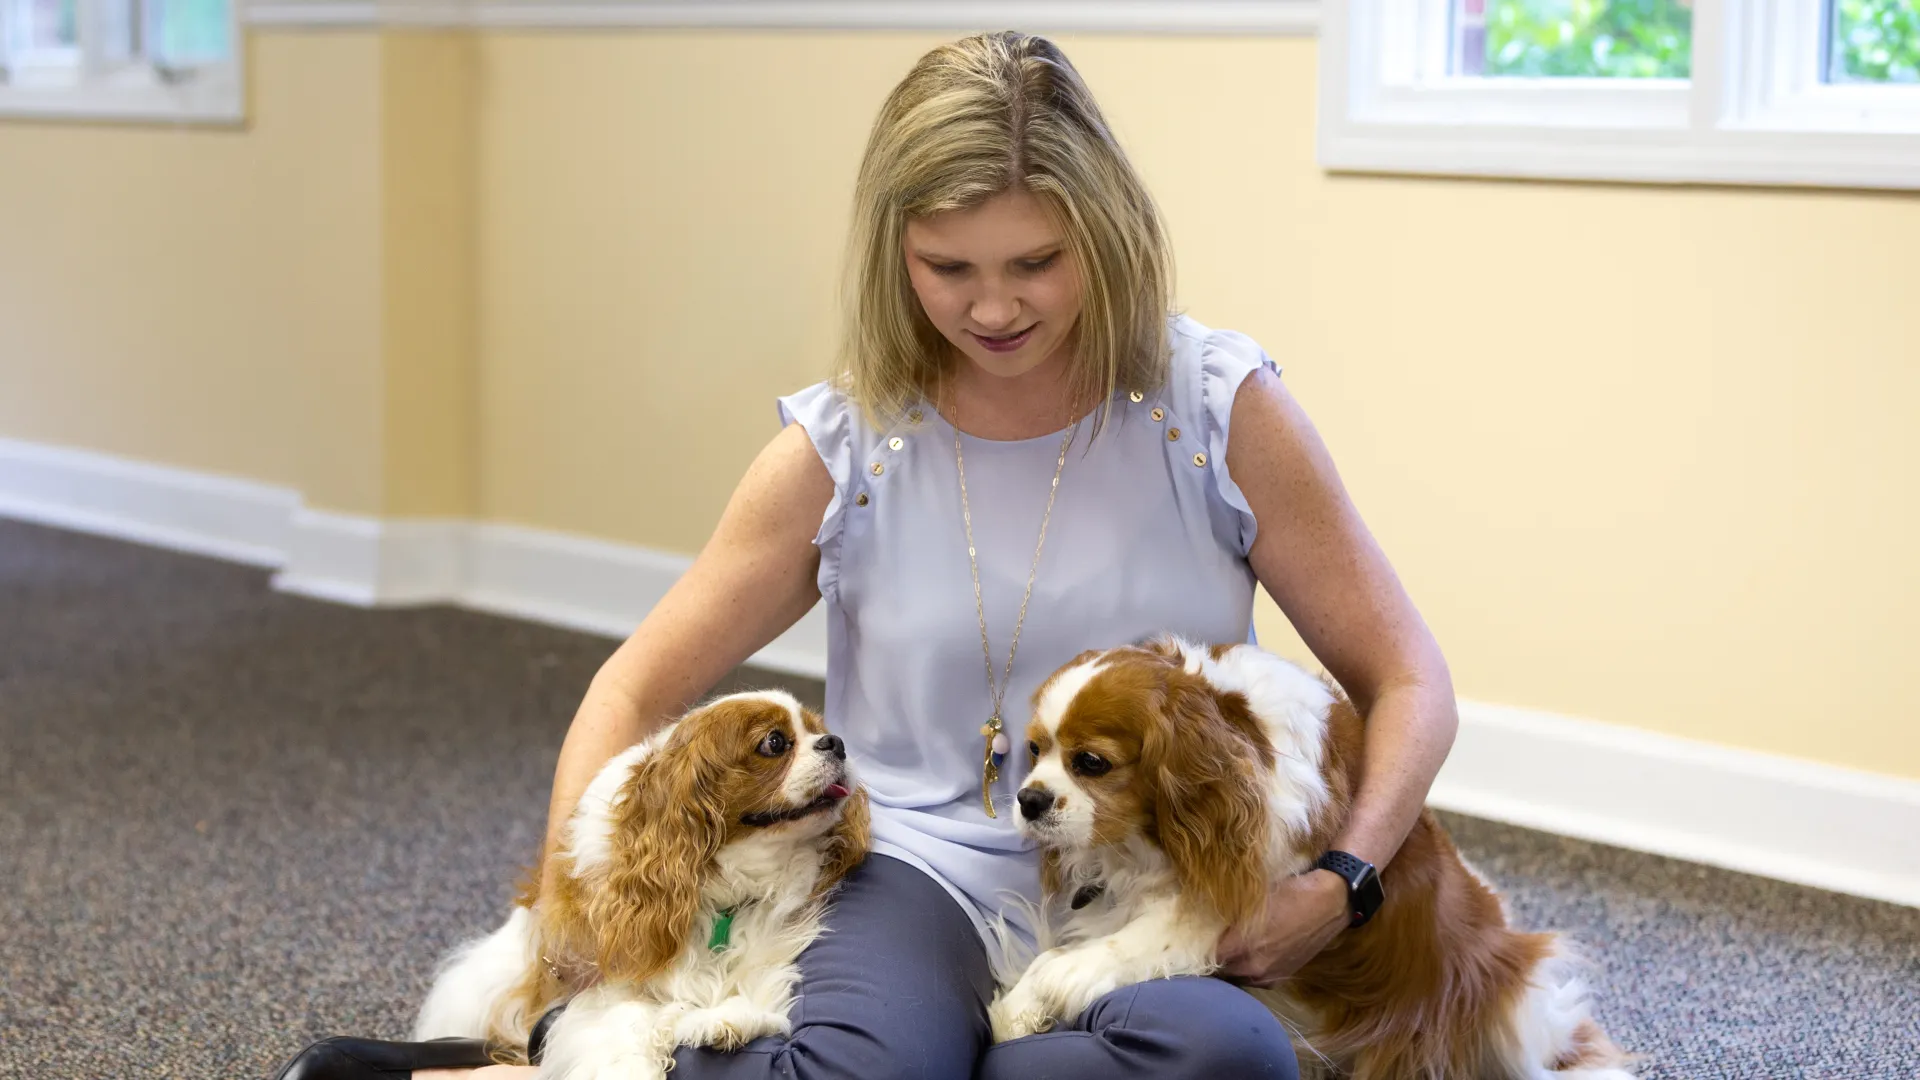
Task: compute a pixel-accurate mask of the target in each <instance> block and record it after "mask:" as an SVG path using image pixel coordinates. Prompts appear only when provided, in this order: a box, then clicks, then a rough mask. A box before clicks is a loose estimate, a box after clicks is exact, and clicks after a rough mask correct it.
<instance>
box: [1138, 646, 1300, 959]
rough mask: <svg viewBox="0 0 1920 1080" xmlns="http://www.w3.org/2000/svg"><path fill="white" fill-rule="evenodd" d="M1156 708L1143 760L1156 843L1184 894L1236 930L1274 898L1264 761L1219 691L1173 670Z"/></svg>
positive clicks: (1149, 723)
mask: <svg viewBox="0 0 1920 1080" xmlns="http://www.w3.org/2000/svg"><path fill="white" fill-rule="evenodd" d="M1158 704H1159V707H1158V708H1154V709H1152V710H1150V711H1151V718H1150V720H1149V722H1148V730H1147V737H1146V739H1145V740H1144V743H1143V747H1142V749H1143V753H1142V758H1143V761H1142V762H1141V764H1142V765H1144V766H1145V767H1146V779H1147V782H1148V783H1149V784H1151V785H1153V800H1154V815H1155V829H1156V832H1157V834H1158V835H1157V837H1156V839H1157V840H1158V841H1159V844H1160V849H1161V850H1162V851H1164V852H1165V853H1166V855H1167V858H1168V859H1169V860H1170V861H1171V862H1172V863H1173V867H1174V872H1175V874H1177V875H1178V877H1179V879H1180V887H1181V890H1182V892H1183V893H1184V894H1185V895H1186V896H1188V897H1191V898H1193V899H1194V900H1196V901H1197V902H1199V903H1201V904H1203V905H1204V906H1206V907H1208V908H1211V909H1212V910H1213V911H1214V912H1215V913H1216V914H1218V915H1219V917H1220V918H1221V919H1223V920H1225V922H1226V923H1227V925H1229V926H1231V925H1234V924H1236V923H1240V922H1243V921H1245V920H1247V919H1249V918H1252V917H1253V916H1255V915H1258V914H1259V912H1260V911H1261V909H1262V908H1263V907H1264V906H1265V905H1266V899H1267V865H1266V853H1267V831H1268V828H1269V824H1268V821H1267V804H1266V800H1265V799H1264V798H1263V797H1262V795H1261V791H1260V784H1259V779H1258V777H1259V770H1258V769H1256V768H1255V766H1254V762H1255V761H1256V760H1257V759H1258V758H1259V756H1260V749H1259V747H1257V746H1255V745H1253V744H1252V743H1251V742H1250V741H1249V740H1248V738H1247V736H1246V734H1245V732H1244V731H1243V730H1241V728H1240V727H1239V726H1237V725H1235V724H1233V723H1232V722H1230V721H1229V720H1228V718H1227V717H1226V716H1224V715H1223V714H1222V711H1221V703H1220V701H1219V699H1218V698H1217V697H1216V696H1215V694H1214V693H1213V691H1212V689H1211V688H1210V687H1208V686H1207V685H1206V684H1204V683H1203V682H1201V681H1200V680H1198V679H1194V678H1192V677H1190V676H1187V675H1185V674H1184V673H1182V672H1170V673H1169V681H1168V684H1167V686H1166V688H1165V691H1164V696H1163V697H1162V699H1161V701H1160V702H1159V703H1158Z"/></svg>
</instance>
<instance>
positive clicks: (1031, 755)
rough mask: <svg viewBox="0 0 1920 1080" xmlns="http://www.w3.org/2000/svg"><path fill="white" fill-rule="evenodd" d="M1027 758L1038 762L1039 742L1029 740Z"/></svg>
mask: <svg viewBox="0 0 1920 1080" xmlns="http://www.w3.org/2000/svg"><path fill="white" fill-rule="evenodd" d="M1027 758H1028V759H1029V760H1030V761H1036V762H1037V761H1039V760H1040V744H1039V743H1037V742H1029V743H1028V744H1027Z"/></svg>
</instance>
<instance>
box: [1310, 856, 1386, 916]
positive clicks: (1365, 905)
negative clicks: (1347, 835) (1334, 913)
mask: <svg viewBox="0 0 1920 1080" xmlns="http://www.w3.org/2000/svg"><path fill="white" fill-rule="evenodd" d="M1313 868H1314V869H1315V870H1331V871H1333V872H1334V873H1336V874H1338V875H1340V877H1341V879H1342V880H1344V881H1345V882H1346V883H1347V914H1348V917H1349V919H1350V921H1349V922H1348V923H1347V925H1348V926H1349V927H1354V926H1359V925H1361V924H1362V923H1364V922H1366V921H1367V920H1368V919H1371V918H1373V913H1374V912H1376V911H1379V910H1380V902H1381V901H1382V900H1385V899H1386V898H1387V894H1386V892H1385V890H1383V889H1381V887H1380V872H1379V871H1378V870H1375V869H1374V868H1373V864H1372V863H1370V862H1367V861H1366V860H1364V859H1361V858H1359V857H1357V856H1354V855H1349V854H1347V853H1346V852H1344V851H1329V852H1327V853H1326V854H1325V855H1322V856H1320V858H1319V859H1317V860H1316V861H1315V862H1314V864H1313Z"/></svg>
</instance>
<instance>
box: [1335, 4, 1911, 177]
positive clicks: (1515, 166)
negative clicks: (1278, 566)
mask: <svg viewBox="0 0 1920 1080" xmlns="http://www.w3.org/2000/svg"><path fill="white" fill-rule="evenodd" d="M1451 8H1452V3H1451V0H1448V2H1446V3H1441V2H1439V0H1351V2H1348V3H1339V2H1334V3H1328V4H1324V5H1323V7H1322V20H1321V39H1320V55H1321V65H1320V105H1319V125H1318V127H1319V132H1318V139H1319V154H1320V161H1321V164H1322V165H1323V166H1325V167H1326V168H1328V169H1332V170H1336V171H1360V172H1391V173H1417V174H1439V175H1470V176H1505V177H1520V178H1529V179H1569V180H1614V181H1638V182H1651V183H1681V184H1684V183H1714V184H1720V183H1731V184H1783V185H1804V186H1818V187H1865V188H1904V189H1914V188H1920V86H1914V85H1910V84H1887V85H1874V84H1862V83H1839V84H1830V83H1827V82H1825V81H1823V80H1822V79H1821V77H1820V73H1821V69H1822V65H1824V63H1825V62H1826V53H1825V45H1826V37H1825V26H1824V22H1823V20H1824V18H1825V16H1826V12H1827V5H1826V2H1825V0H1732V2H1729V0H1694V4H1693V18H1694V32H1693V59H1692V73H1693V77H1692V78H1691V80H1654V79H1511V78H1484V77H1478V76H1468V77H1460V76H1454V75H1451V74H1449V73H1448V72H1447V69H1446V66H1445V65H1446V60H1447V57H1448V55H1449V53H1450V51H1451V47H1452V43H1451V38H1450V36H1448V35H1449V29H1450V28H1449V26H1448V15H1447V13H1448V12H1450V10H1451Z"/></svg>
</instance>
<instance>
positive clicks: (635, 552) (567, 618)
mask: <svg viewBox="0 0 1920 1080" xmlns="http://www.w3.org/2000/svg"><path fill="white" fill-rule="evenodd" d="M468 540H469V544H470V547H469V549H468V555H469V558H470V560H471V561H470V563H469V564H468V580H467V586H466V588H465V589H464V590H463V591H462V593H461V595H460V602H461V603H463V604H465V605H467V606H468V607H473V608H478V609H480V610H482V611H491V612H494V613H496V614H500V615H511V616H514V617H517V618H523V619H532V620H535V621H537V622H544V623H551V624H554V625H557V626H565V627H570V628H572V629H575V630H585V631H589V632H591V633H599V634H608V635H610V636H613V637H626V636H627V635H628V634H630V633H632V632H633V628H634V627H636V626H638V625H640V620H641V619H643V618H645V617H646V614H647V612H649V611H651V610H653V605H654V604H656V603H658V602H659V600H660V598H661V597H662V596H665V595H666V594H667V590H668V589H669V588H671V587H672V585H673V583H674V582H675V581H678V580H679V579H680V575H681V574H683V573H685V572H686V570H687V567H688V566H689V565H691V564H692V562H693V560H692V559H690V558H688V557H686V556H684V555H674V554H668V553H666V552H660V551H653V550H649V549H647V548H642V547H636V546H634V545H630V544H615V543H609V542H607V541H604V540H591V539H587V538H585V537H579V536H568V535H565V534H562V533H554V532H547V531H545V530H541V529H529V528H523V527H521V526H517V525H496V524H487V523H477V524H474V525H473V526H471V528H470V530H469V532H468ZM751 662H752V663H753V664H755V665H756V666H759V667H764V668H770V669H772V670H774V671H782V672H786V673H787V674H790V675H803V676H807V677H809V678H824V677H825V675H826V670H827V626H826V617H825V614H824V611H823V609H821V608H819V607H815V608H814V609H813V610H812V611H810V612H808V613H807V614H806V615H805V616H803V617H802V618H801V619H800V621H799V622H798V623H796V624H795V625H794V626H793V627H792V628H791V629H789V630H788V631H787V632H786V633H784V634H782V635H780V637H779V638H778V639H776V640H775V641H774V642H773V643H772V644H771V645H768V646H767V647H766V648H764V649H762V650H760V651H759V652H757V653H755V654H754V656H753V659H752V661H751Z"/></svg>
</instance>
